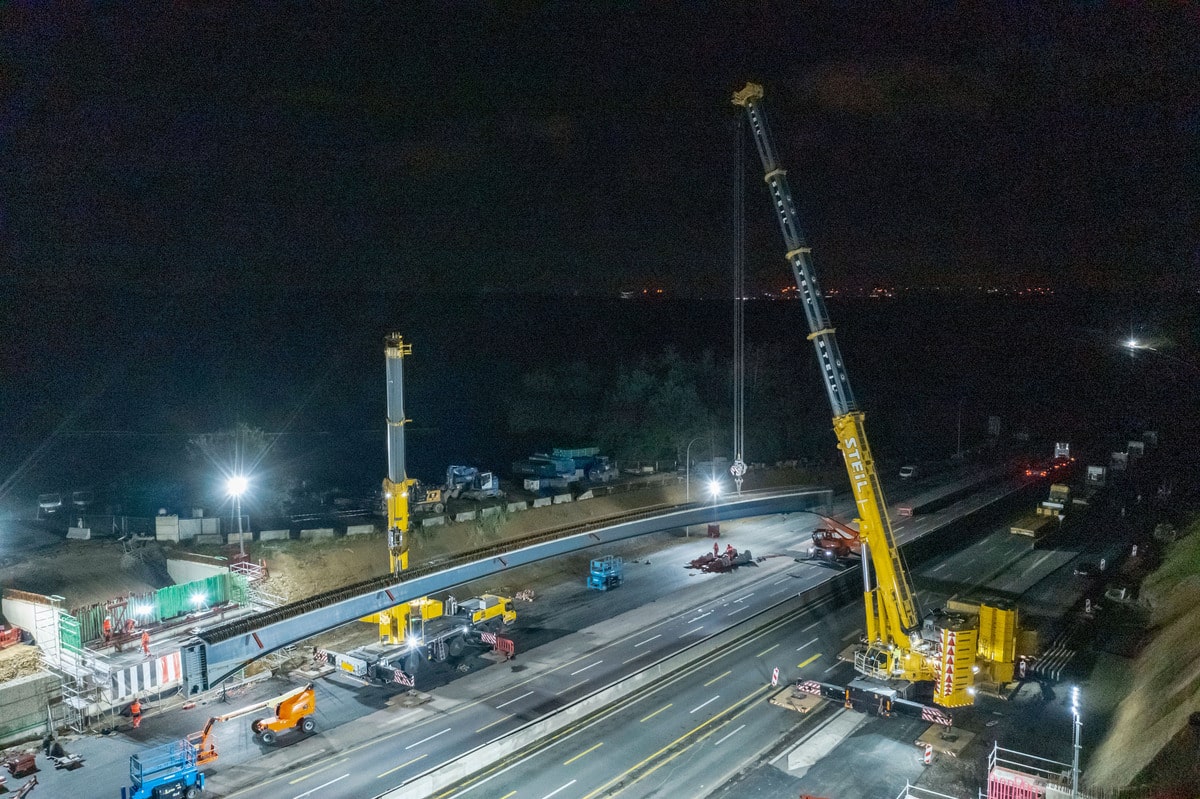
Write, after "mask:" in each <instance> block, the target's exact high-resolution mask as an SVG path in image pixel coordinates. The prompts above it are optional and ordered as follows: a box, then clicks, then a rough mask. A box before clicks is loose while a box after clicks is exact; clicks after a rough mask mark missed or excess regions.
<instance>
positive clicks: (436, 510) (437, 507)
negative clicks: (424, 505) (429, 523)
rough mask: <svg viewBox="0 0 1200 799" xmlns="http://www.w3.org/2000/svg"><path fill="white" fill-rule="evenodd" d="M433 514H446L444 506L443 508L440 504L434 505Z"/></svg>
mask: <svg viewBox="0 0 1200 799" xmlns="http://www.w3.org/2000/svg"><path fill="white" fill-rule="evenodd" d="M433 512H434V513H445V512H446V506H445V505H443V504H442V503H441V502H439V503H438V504H436V505H434V506H433Z"/></svg>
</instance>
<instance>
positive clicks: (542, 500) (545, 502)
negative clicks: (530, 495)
mask: <svg viewBox="0 0 1200 799" xmlns="http://www.w3.org/2000/svg"><path fill="white" fill-rule="evenodd" d="M553 502H554V500H552V499H551V498H550V497H538V498H537V499H535V500H534V501H533V507H535V508H545V507H548V506H549V505H551V504H552V503H553Z"/></svg>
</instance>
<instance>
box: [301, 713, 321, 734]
mask: <svg viewBox="0 0 1200 799" xmlns="http://www.w3.org/2000/svg"><path fill="white" fill-rule="evenodd" d="M316 728H317V723H316V722H315V721H313V719H312V716H305V717H304V718H302V719H300V732H302V733H304V734H305V735H308V734H310V733H312V731H313V730H315V729H316Z"/></svg>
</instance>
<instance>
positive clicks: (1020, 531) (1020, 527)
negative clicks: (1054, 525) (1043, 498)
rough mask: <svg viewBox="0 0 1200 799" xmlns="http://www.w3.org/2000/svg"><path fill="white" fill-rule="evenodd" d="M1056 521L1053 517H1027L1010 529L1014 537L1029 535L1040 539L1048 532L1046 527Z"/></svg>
mask: <svg viewBox="0 0 1200 799" xmlns="http://www.w3.org/2000/svg"><path fill="white" fill-rule="evenodd" d="M1053 521H1054V517H1053V516H1026V517H1025V518H1023V519H1021V520H1020V521H1019V522H1017V523H1015V524H1013V526H1012V527H1010V528H1009V532H1011V533H1012V534H1013V535H1027V536H1029V537H1030V538H1038V537H1039V536H1041V535H1042V534H1044V533H1045V532H1046V527H1047V525H1049V524H1050V523H1051V522H1053Z"/></svg>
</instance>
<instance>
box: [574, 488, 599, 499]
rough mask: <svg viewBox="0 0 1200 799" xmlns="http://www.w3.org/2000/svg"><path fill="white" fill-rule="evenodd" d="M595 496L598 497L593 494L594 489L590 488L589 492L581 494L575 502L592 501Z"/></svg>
mask: <svg viewBox="0 0 1200 799" xmlns="http://www.w3.org/2000/svg"><path fill="white" fill-rule="evenodd" d="M594 496H596V495H595V494H593V493H592V489H590V488H589V489H588V490H587V491H584V492H583V493H582V494H580V495H579V496H577V497H575V501H576V502H578V501H579V500H581V499H591V498H592V497H594Z"/></svg>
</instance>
